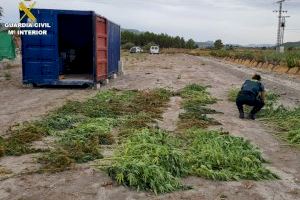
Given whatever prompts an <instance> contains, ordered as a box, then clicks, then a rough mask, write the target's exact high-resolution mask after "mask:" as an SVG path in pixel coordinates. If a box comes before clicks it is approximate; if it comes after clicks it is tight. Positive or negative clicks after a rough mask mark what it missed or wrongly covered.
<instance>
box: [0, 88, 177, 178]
mask: <svg viewBox="0 0 300 200" xmlns="http://www.w3.org/2000/svg"><path fill="white" fill-rule="evenodd" d="M171 95H172V93H171V92H170V91H169V90H166V89H154V90H145V91H119V90H115V89H113V90H107V91H102V92H99V93H98V94H97V95H95V96H94V97H92V98H90V99H88V100H86V101H83V102H79V101H69V102H67V103H66V104H65V105H64V106H62V107H60V108H58V109H57V110H55V111H53V112H51V113H49V114H48V115H47V116H45V117H43V119H41V120H38V121H33V122H27V123H24V124H20V125H18V126H14V127H12V128H11V129H10V130H9V131H8V132H7V133H8V134H7V135H8V137H7V138H0V156H4V155H15V156H20V155H23V154H28V153H35V152H44V151H45V152H44V153H43V155H42V156H41V157H40V158H39V159H38V161H39V162H40V163H42V164H43V167H42V168H41V171H47V172H48V171H49V172H51V171H63V170H65V169H68V168H69V167H70V166H71V165H72V164H73V163H83V162H88V161H92V160H95V159H99V158H102V157H103V156H102V155H101V151H100V146H101V145H111V144H113V143H114V142H115V138H114V137H113V136H112V134H111V133H112V130H113V129H119V132H121V131H123V132H126V136H128V135H130V134H132V133H133V132H134V131H135V130H136V129H142V128H145V127H149V126H150V124H151V123H152V122H153V121H154V119H158V118H161V114H162V112H163V109H164V107H165V106H166V105H167V102H168V101H169V98H170V96H171ZM120 134H122V133H120ZM47 136H53V137H54V138H55V142H54V144H53V145H54V147H53V149H51V150H49V149H48V150H47V149H46V150H39V149H34V148H33V147H32V145H31V144H32V142H34V141H38V140H42V139H43V138H44V137H47ZM55 162H57V163H55Z"/></svg>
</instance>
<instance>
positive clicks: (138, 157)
mask: <svg viewBox="0 0 300 200" xmlns="http://www.w3.org/2000/svg"><path fill="white" fill-rule="evenodd" d="M107 171H108V174H109V176H111V177H112V178H113V179H114V180H116V181H117V182H118V183H119V184H123V185H126V186H129V187H134V188H136V189H137V190H146V191H152V192H154V193H156V194H158V193H166V192H171V191H175V190H178V189H182V188H183V186H182V184H181V183H180V181H179V179H178V177H181V176H184V175H186V174H187V166H186V164H185V161H184V154H183V152H182V151H181V150H180V149H178V141H177V140H176V139H175V138H173V137H170V136H169V135H168V134H167V133H165V132H162V131H159V130H149V129H143V130H141V131H138V132H135V134H132V135H131V136H130V137H128V139H127V140H126V141H124V143H123V144H122V145H121V146H120V147H119V148H118V149H117V151H115V155H114V158H113V163H112V165H111V166H109V167H108V168H107Z"/></svg>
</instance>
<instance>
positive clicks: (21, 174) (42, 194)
mask: <svg viewBox="0 0 300 200" xmlns="http://www.w3.org/2000/svg"><path fill="white" fill-rule="evenodd" d="M123 61H124V63H125V75H124V76H122V77H119V78H118V79H116V80H114V81H113V82H111V83H110V84H109V85H108V86H107V87H106V88H119V89H146V88H156V87H168V88H170V89H173V90H178V89H181V88H183V87H184V86H185V85H186V84H189V83H201V84H204V85H209V86H211V88H210V92H211V93H212V95H213V96H215V97H217V98H218V99H220V100H219V101H218V103H216V104H214V105H212V107H213V108H214V109H216V110H217V111H220V112H222V113H224V114H218V115H214V116H213V117H214V118H216V119H217V120H218V121H219V122H221V123H222V126H218V127H211V128H213V129H221V128H222V129H223V130H226V131H229V132H230V133H231V134H233V135H236V136H242V137H244V138H247V139H249V140H250V141H251V142H252V144H254V145H256V146H258V147H259V148H260V149H261V151H262V152H263V155H264V157H265V158H266V159H267V160H268V161H269V162H270V163H269V164H267V167H268V168H270V169H271V170H272V171H273V172H275V173H277V174H278V175H279V176H280V177H281V180H277V181H260V182H256V181H241V182H220V181H209V180H205V179H201V178H197V177H188V178H186V179H184V180H183V182H184V183H185V184H187V185H191V186H193V189H192V190H187V191H178V192H174V193H171V194H165V195H161V196H155V195H153V194H149V193H145V192H136V191H133V190H130V189H128V188H125V187H123V186H117V185H115V183H113V182H112V181H111V179H110V178H109V177H108V176H107V175H106V174H105V173H103V172H99V171H97V170H95V169H93V167H92V166H91V164H92V163H90V164H85V165H78V166H77V167H76V169H74V170H71V171H67V172H62V173H57V174H31V173H30V172H32V171H33V170H34V169H36V167H38V166H37V165H36V164H35V162H34V158H35V156H36V155H25V156H20V157H4V158H1V160H0V166H1V167H2V168H4V169H9V170H11V172H10V173H7V174H6V175H2V173H0V178H1V179H0V180H1V181H0V199H16V200H17V199H23V200H25V199H26V200H27V199H28V200H40V199H47V200H56V199H64V200H73V199H82V200H86V199H91V200H92V199H99V200H102V199H103V200H110V199H113V200H123V199H127V200H134V199H172V200H173V199H174V200H176V199H185V200H187V199H193V200H200V199H208V200H211V199H213V200H214V199H230V200H231V199H236V200H241V199H243V200H244V199H245V200H248V199H249V200H250V199H251V200H253V199H255V200H256V199H257V200H260V199H268V200H283V199H300V150H299V149H296V148H294V147H290V146H289V145H287V143H285V142H283V141H281V140H280V139H278V137H277V136H276V135H275V134H274V130H273V129H272V128H271V127H267V126H265V125H264V124H262V123H261V122H259V121H248V120H240V119H238V118H237V111H236V108H235V105H234V104H233V103H232V102H229V101H227V93H228V90H229V89H230V88H232V87H236V86H237V87H240V85H241V84H242V83H243V81H244V80H245V79H246V78H249V77H251V75H252V74H253V73H254V72H255V70H257V69H250V68H246V67H243V66H239V65H232V64H228V63H225V62H224V61H221V60H217V59H212V58H203V57H194V56H189V55H184V54H175V55H135V56H134V58H132V57H130V58H129V57H127V56H126V57H123ZM9 72H10V73H11V74H12V76H11V80H0V90H1V91H0V119H1V120H0V126H1V131H2V134H4V133H5V130H6V129H7V128H8V127H9V126H10V125H12V124H14V123H16V122H22V121H26V120H31V119H36V118H37V117H39V116H41V115H44V114H45V113H47V112H48V111H49V110H51V109H53V108H55V107H57V106H59V105H62V104H63V103H64V102H65V101H66V100H67V99H79V100H80V99H84V98H86V97H88V96H90V95H93V94H94V93H95V92H96V91H95V90H78V89H76V90H75V89H45V88H43V89H32V88H26V87H23V86H22V85H21V84H20V81H21V80H20V79H21V75H20V74H21V70H20V68H18V67H14V68H11V69H9ZM260 73H261V74H262V76H263V79H264V80H263V82H264V84H265V86H266V88H267V89H270V90H273V91H275V92H276V93H278V94H280V95H281V102H282V103H283V104H284V105H286V106H289V107H294V106H299V105H300V78H299V77H292V76H288V75H278V74H272V73H270V72H260ZM180 102H181V99H180V98H178V97H174V98H172V99H171V101H170V103H169V108H168V109H167V110H166V112H165V113H164V115H163V121H161V122H159V123H158V125H159V126H160V127H161V128H164V129H166V130H169V131H173V130H174V129H175V126H176V122H177V120H178V115H179V113H180V112H181V110H180ZM0 171H1V170H0Z"/></svg>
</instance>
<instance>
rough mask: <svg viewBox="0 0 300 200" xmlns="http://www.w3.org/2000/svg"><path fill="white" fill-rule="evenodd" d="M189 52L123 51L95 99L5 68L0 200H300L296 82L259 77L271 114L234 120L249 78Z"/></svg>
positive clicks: (0, 103) (92, 93) (247, 71)
mask: <svg viewBox="0 0 300 200" xmlns="http://www.w3.org/2000/svg"><path fill="white" fill-rule="evenodd" d="M186 53H188V52H185V51H182V52H180V53H178V52H176V50H170V49H169V50H166V51H165V54H162V55H147V54H134V55H132V54H128V53H125V52H123V56H122V60H123V62H124V64H125V75H123V76H121V77H118V78H117V79H116V80H113V81H112V82H111V83H110V84H109V85H107V86H106V87H105V88H102V89H101V90H100V91H97V90H90V89H87V90H83V89H69V88H63V89H47V88H28V87H23V86H22V85H21V84H20V67H18V66H12V67H8V68H5V69H4V70H5V73H9V74H10V75H11V76H10V78H9V79H7V78H3V79H1V80H0V88H1V91H0V95H1V99H0V110H1V111H0V112H1V113H0V116H1V122H0V125H1V127H2V130H1V139H0V155H1V160H0V170H1V173H0V178H1V181H0V191H1V192H0V199H51V200H52V199H67V200H68V199H116V200H118V199H120V200H121V199H195V200H196V199H197V200H198V199H246V200H247V199H278V200H279V199H298V198H300V182H299V180H300V162H299V157H300V151H299V148H298V142H299V140H298V134H299V133H298V132H297V131H299V126H298V124H299V106H300V92H299V88H300V79H299V77H297V76H290V75H287V74H282V75H278V74H273V73H271V72H264V71H259V72H260V73H261V74H262V77H263V82H264V84H265V86H266V88H267V90H268V91H269V97H268V103H269V104H268V107H267V109H269V110H266V111H264V112H262V113H261V116H259V119H258V120H257V121H249V120H240V119H239V118H238V113H237V110H236V108H235V104H234V103H233V102H232V101H234V99H235V96H236V92H237V90H236V89H235V90H233V88H239V87H240V86H241V84H242V83H243V81H244V80H245V79H247V78H250V77H251V75H252V74H253V73H255V72H257V71H256V69H254V68H253V69H252V68H246V67H242V66H240V65H239V66H237V65H230V64H224V63H222V61H220V60H218V59H214V58H209V57H196V56H192V55H187V54H186ZM208 54H209V53H208ZM1 72H2V71H1ZM273 93H276V94H277V95H275V94H274V95H273ZM229 97H230V98H229ZM281 104H282V105H283V106H280V107H278V106H279V105H281ZM283 107H284V108H283ZM18 123H19V124H18ZM17 124H18V125H17Z"/></svg>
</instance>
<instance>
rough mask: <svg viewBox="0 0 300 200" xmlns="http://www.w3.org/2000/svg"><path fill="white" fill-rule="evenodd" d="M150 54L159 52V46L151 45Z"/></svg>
mask: <svg viewBox="0 0 300 200" xmlns="http://www.w3.org/2000/svg"><path fill="white" fill-rule="evenodd" d="M150 54H159V46H151V47H150Z"/></svg>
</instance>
